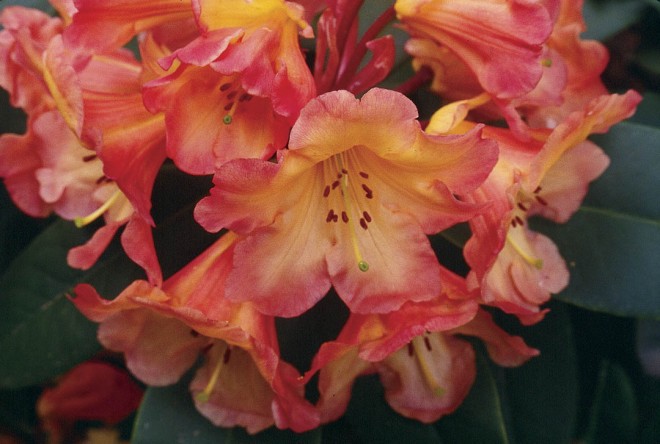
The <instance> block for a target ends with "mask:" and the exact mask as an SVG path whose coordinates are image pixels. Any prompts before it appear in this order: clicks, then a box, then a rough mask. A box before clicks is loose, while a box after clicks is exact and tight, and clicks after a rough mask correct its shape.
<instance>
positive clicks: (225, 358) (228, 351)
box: [222, 347, 231, 364]
mask: <svg viewBox="0 0 660 444" xmlns="http://www.w3.org/2000/svg"><path fill="white" fill-rule="evenodd" d="M230 356H231V348H230V347H227V349H226V350H225V354H224V355H222V363H223V364H226V363H228V362H229V357H230Z"/></svg>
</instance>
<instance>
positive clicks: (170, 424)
mask: <svg viewBox="0 0 660 444" xmlns="http://www.w3.org/2000/svg"><path fill="white" fill-rule="evenodd" d="M189 382H190V377H187V378H184V379H183V380H182V381H180V382H179V383H178V384H176V385H173V386H169V387H158V388H156V387H150V388H148V389H147V392H146V394H145V396H144V399H143V400H142V405H141V406H140V410H139V412H138V417H137V419H136V422H135V426H134V429H133V437H132V439H131V443H133V444H161V443H162V444H170V443H173V442H175V443H178V444H188V443H194V444H205V443H213V444H257V443H263V442H267V443H281V444H288V443H300V444H317V443H320V442H321V429H317V430H314V431H311V432H307V433H304V434H295V433H293V432H290V431H283V430H277V429H275V428H270V429H268V430H265V431H263V432H261V433H258V434H256V435H253V436H251V435H248V434H247V433H246V432H245V431H244V430H243V429H242V428H238V427H237V428H232V429H223V428H220V427H216V426H214V425H213V424H212V423H211V422H210V421H209V420H208V419H206V418H205V417H203V416H202V415H201V414H200V413H199V412H198V411H197V410H196V409H195V406H194V404H193V401H192V398H191V396H190V392H189V391H188V383H189Z"/></svg>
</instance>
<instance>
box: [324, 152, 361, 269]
mask: <svg viewBox="0 0 660 444" xmlns="http://www.w3.org/2000/svg"><path fill="white" fill-rule="evenodd" d="M333 159H334V161H335V165H336V167H337V171H345V170H346V169H345V168H344V166H343V165H342V159H341V157H340V156H338V155H335V156H333ZM339 184H340V185H341V195H342V199H343V200H344V208H346V212H347V213H353V211H352V203H351V201H350V199H349V198H348V175H344V177H343V178H342V180H341V181H340V182H339ZM332 185H333V188H334V183H333V184H332ZM363 220H364V219H360V225H362V221H363ZM365 225H366V222H365ZM362 228H365V227H364V226H362ZM348 232H349V233H350V235H351V244H352V245H353V254H354V255H355V259H356V260H357V264H358V269H359V270H360V271H362V272H366V271H368V270H369V264H368V263H367V262H366V261H365V260H364V258H363V257H362V253H361V252H360V247H359V246H358V241H357V236H356V234H355V230H353V229H352V227H349V229H348Z"/></svg>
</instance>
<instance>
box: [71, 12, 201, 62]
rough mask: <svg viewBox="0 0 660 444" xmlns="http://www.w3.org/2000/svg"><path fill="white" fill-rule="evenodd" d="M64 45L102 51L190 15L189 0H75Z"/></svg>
mask: <svg viewBox="0 0 660 444" xmlns="http://www.w3.org/2000/svg"><path fill="white" fill-rule="evenodd" d="M74 3H75V8H76V11H75V14H73V19H72V23H71V25H70V26H68V27H67V29H66V31H65V32H64V36H65V40H66V43H67V45H69V46H72V47H76V48H81V49H84V50H87V51H91V52H96V53H101V52H106V51H112V50H114V49H116V48H119V47H120V46H122V45H124V44H125V43H127V42H128V41H129V40H131V38H133V37H134V36H135V35H136V34H138V33H139V32H142V31H146V30H148V29H152V28H154V27H157V26H159V25H166V24H168V23H172V22H175V23H176V22H182V21H185V20H186V19H190V18H192V16H193V10H192V4H191V1H190V0H148V1H141V2H134V1H130V0H75V2H74Z"/></svg>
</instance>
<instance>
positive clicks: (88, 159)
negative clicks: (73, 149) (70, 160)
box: [82, 154, 96, 162]
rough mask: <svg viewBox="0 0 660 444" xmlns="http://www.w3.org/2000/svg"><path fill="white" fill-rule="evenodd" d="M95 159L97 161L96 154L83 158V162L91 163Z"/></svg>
mask: <svg viewBox="0 0 660 444" xmlns="http://www.w3.org/2000/svg"><path fill="white" fill-rule="evenodd" d="M94 159H96V154H90V155H89V156H85V157H83V158H82V160H83V162H91V161H92V160H94Z"/></svg>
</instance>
